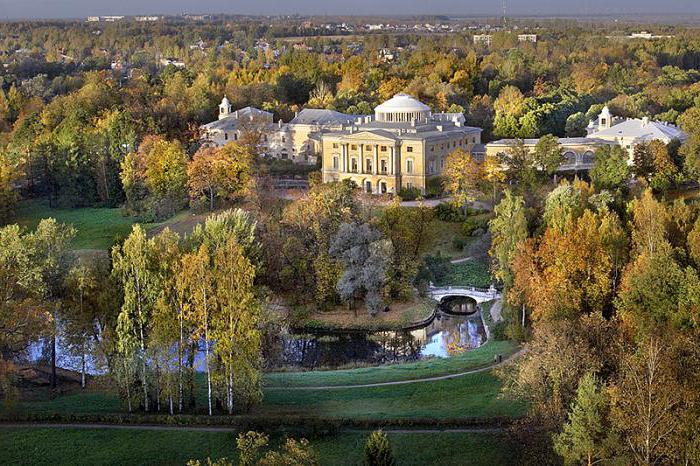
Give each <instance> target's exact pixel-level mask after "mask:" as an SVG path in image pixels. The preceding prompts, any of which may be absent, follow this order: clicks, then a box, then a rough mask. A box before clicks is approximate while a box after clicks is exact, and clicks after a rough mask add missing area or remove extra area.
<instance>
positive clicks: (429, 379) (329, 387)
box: [263, 349, 524, 390]
mask: <svg viewBox="0 0 700 466" xmlns="http://www.w3.org/2000/svg"><path fill="white" fill-rule="evenodd" d="M523 352H524V350H522V349H521V350H519V351H517V352H515V353H513V354H511V355H510V356H509V357H508V358H506V359H504V360H503V361H501V362H499V363H496V364H491V365H488V366H484V367H479V368H478V369H471V370H468V371H464V372H457V373H455V374H447V375H440V376H436V377H426V378H423V379H410V380H396V381H393V382H377V383H366V384H359V385H318V386H312V387H263V388H264V389H265V390H342V389H350V388H373V387H389V386H392V385H407V384H412V383H423V382H437V381H440V380H449V379H456V378H458V377H464V376H465V375H470V374H478V373H480V372H486V371H490V370H491V369H493V368H495V367H498V366H501V365H503V364H507V363H508V362H510V361H513V360H514V359H517V358H518V357H520V355H522V354H523Z"/></svg>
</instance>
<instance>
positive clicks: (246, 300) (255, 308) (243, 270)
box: [211, 235, 262, 414]
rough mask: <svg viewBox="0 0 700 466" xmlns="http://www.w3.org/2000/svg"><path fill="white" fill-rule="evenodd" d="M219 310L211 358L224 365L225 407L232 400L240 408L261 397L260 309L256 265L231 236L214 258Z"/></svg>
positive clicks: (229, 409) (227, 406)
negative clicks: (254, 286)
mask: <svg viewBox="0 0 700 466" xmlns="http://www.w3.org/2000/svg"><path fill="white" fill-rule="evenodd" d="M211 274H212V275H213V276H214V277H215V280H216V290H215V293H216V302H217V305H218V310H217V312H216V314H215V316H214V318H213V319H212V337H213V339H214V341H215V342H216V343H215V345H214V355H216V356H217V358H218V359H219V360H220V361H221V362H222V364H223V374H222V375H223V379H224V381H225V382H224V386H225V393H226V408H227V410H228V412H229V414H233V410H234V400H235V401H236V402H240V404H241V405H242V406H243V407H248V406H250V405H251V404H252V403H255V402H258V401H260V399H261V398H262V389H261V385H262V375H261V370H260V366H261V361H260V339H261V337H260V330H259V324H260V307H259V304H258V302H257V300H256V298H255V295H254V290H253V280H254V278H255V266H254V265H253V264H252V263H251V262H250V260H249V259H248V258H246V257H245V250H244V248H243V246H242V245H241V244H239V242H238V240H237V238H236V236H234V235H230V236H229V238H228V239H227V241H226V242H225V243H224V244H223V245H222V246H221V247H219V248H218V249H217V250H216V252H215V255H214V262H213V268H212V271H211Z"/></svg>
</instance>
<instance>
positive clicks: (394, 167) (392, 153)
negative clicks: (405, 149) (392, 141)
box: [390, 146, 396, 175]
mask: <svg viewBox="0 0 700 466" xmlns="http://www.w3.org/2000/svg"><path fill="white" fill-rule="evenodd" d="M394 173H396V159H395V158H394V146H391V173H390V174H391V175H393V174H394Z"/></svg>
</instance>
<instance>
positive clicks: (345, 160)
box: [343, 144, 348, 173]
mask: <svg viewBox="0 0 700 466" xmlns="http://www.w3.org/2000/svg"><path fill="white" fill-rule="evenodd" d="M343 172H345V173H347V172H348V146H347V144H343Z"/></svg>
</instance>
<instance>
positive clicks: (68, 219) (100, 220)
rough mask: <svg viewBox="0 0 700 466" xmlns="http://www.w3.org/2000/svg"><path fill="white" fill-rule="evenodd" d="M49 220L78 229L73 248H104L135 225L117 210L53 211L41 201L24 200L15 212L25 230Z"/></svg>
mask: <svg viewBox="0 0 700 466" xmlns="http://www.w3.org/2000/svg"><path fill="white" fill-rule="evenodd" d="M48 217H52V218H55V219H56V220H57V221H59V222H61V223H70V224H72V225H73V226H74V227H75V228H76V229H77V230H78V231H77V234H76V237H75V239H74V240H73V247H74V248H75V249H107V248H109V247H110V246H111V245H112V243H113V242H114V240H115V239H116V238H117V237H119V236H125V235H127V234H129V231H131V225H132V224H133V223H134V221H133V219H132V218H129V217H125V216H123V215H122V213H121V211H120V210H119V209H106V208H83V209H52V208H50V207H49V204H48V202H47V201H43V200H29V201H23V202H21V203H20V204H19V208H18V209H17V223H19V224H20V225H22V226H25V227H27V228H35V227H36V225H37V224H38V223H39V221H40V220H41V219H42V218H48Z"/></svg>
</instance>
